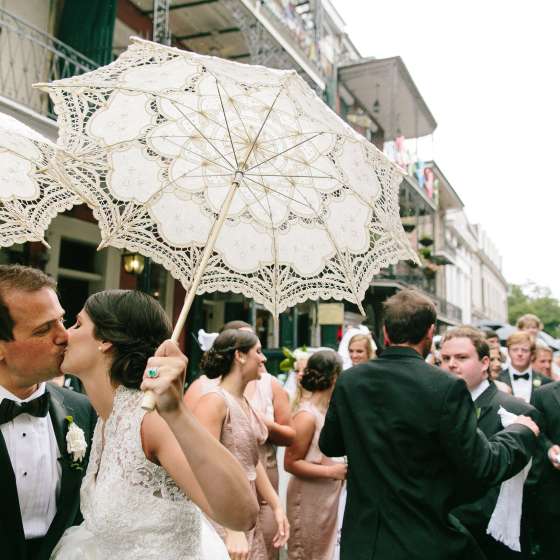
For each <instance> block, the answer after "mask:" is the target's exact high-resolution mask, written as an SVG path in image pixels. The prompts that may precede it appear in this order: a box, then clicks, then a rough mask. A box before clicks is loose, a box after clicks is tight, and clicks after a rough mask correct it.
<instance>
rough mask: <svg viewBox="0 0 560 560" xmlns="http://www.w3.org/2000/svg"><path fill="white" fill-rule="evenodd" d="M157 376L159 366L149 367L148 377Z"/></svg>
mask: <svg viewBox="0 0 560 560" xmlns="http://www.w3.org/2000/svg"><path fill="white" fill-rule="evenodd" d="M157 376H158V370H157V368H155V367H154V368H149V369H148V377H149V378H151V379H153V378H154V377H157Z"/></svg>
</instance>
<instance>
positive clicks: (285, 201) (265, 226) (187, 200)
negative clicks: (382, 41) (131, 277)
mask: <svg viewBox="0 0 560 560" xmlns="http://www.w3.org/2000/svg"><path fill="white" fill-rule="evenodd" d="M43 87H44V89H46V90H47V91H49V93H50V95H51V97H52V99H53V102H54V107H55V111H56V112H57V114H58V124H59V128H60V139H59V144H60V146H61V147H62V148H64V149H65V150H67V151H68V152H69V153H70V154H71V155H72V156H73V159H68V160H67V161H66V163H65V171H66V172H67V173H68V175H69V176H71V178H72V179H73V181H74V184H75V188H77V189H79V191H80V194H82V195H83V197H84V199H85V200H87V201H88V204H89V205H90V206H91V207H92V208H93V211H94V215H95V217H96V218H97V219H98V220H99V224H100V228H101V235H102V244H106V245H112V246H115V247H118V248H127V249H129V250H131V251H138V252H141V253H142V254H144V255H146V256H149V257H151V258H152V259H154V260H155V261H156V262H158V263H160V264H162V265H163V266H165V268H167V269H168V270H169V271H170V272H171V274H172V275H173V276H174V277H175V278H177V279H179V280H180V281H181V282H182V283H183V285H184V286H185V288H188V287H189V286H190V285H191V283H192V281H193V278H194V274H195V272H196V270H197V266H198V263H199V262H200V261H201V256H202V254H203V251H204V248H205V246H206V245H207V241H208V239H209V236H210V230H211V228H212V225H213V224H214V223H215V221H216V219H217V216H218V214H219V213H220V212H221V209H222V207H223V205H224V201H225V200H226V196H227V195H228V193H229V192H230V191H231V190H232V184H233V183H234V179H235V180H236V181H238V182H239V183H238V187H236V190H235V194H234V197H233V199H232V201H231V206H230V207H229V210H228V212H227V218H226V220H225V222H224V224H223V226H222V229H221V231H220V233H219V235H218V237H217V240H216V244H215V246H214V249H213V254H212V255H211V257H210V260H209V262H208V264H207V266H206V268H205V273H204V275H203V277H202V280H201V282H200V284H199V285H198V287H197V293H198V294H202V293H205V292H212V291H224V292H227V291H231V292H235V293H243V294H244V295H245V296H247V297H251V298H253V299H254V300H255V301H256V302H258V303H262V304H263V305H264V306H265V307H266V308H267V309H268V310H270V311H271V312H272V313H273V314H274V315H278V314H279V313H281V312H282V311H283V310H285V309H286V308H287V307H290V306H293V305H295V304H296V303H298V302H302V301H305V300H308V299H317V298H324V299H329V298H335V299H343V298H344V299H348V300H350V301H354V302H356V303H357V304H358V305H360V302H361V300H362V299H363V296H364V294H365V291H366V290H367V288H368V287H369V285H370V282H371V278H372V276H373V274H374V273H376V272H378V271H379V270H380V268H382V267H386V266H388V265H390V264H394V263H396V262H397V261H398V260H399V259H416V258H417V257H416V255H415V253H414V251H412V249H411V248H410V245H409V243H408V240H407V237H406V234H405V232H404V230H403V228H402V225H401V222H400V218H399V205H398V192H399V185H400V183H401V181H402V174H401V172H400V170H399V169H398V168H397V167H396V166H395V165H393V164H392V163H391V162H390V161H389V160H388V159H387V158H386V157H385V156H384V154H382V153H381V152H380V151H379V150H377V148H375V146H373V144H371V143H370V142H368V141H367V140H366V139H365V138H364V137H363V136H361V135H360V134H358V133H357V132H356V131H354V130H353V129H352V128H351V127H350V126H348V125H347V124H346V123H345V122H344V121H343V120H341V119H340V118H339V117H338V116H337V115H336V114H335V113H334V112H333V111H331V110H330V109H329V108H328V107H327V106H326V104H325V103H323V102H322V101H321V100H320V99H319V98H318V97H317V96H316V95H315V93H314V92H313V91H312V90H311V89H310V88H309V87H308V86H307V85H306V84H305V82H304V80H303V79H302V78H301V77H300V76H298V74H297V73H296V72H294V71H283V70H271V69H268V68H264V67H260V66H249V65H245V64H239V63H235V62H231V61H225V60H222V59H219V58H214V57H207V56H202V55H197V54H195V53H191V52H186V51H182V50H178V49H174V48H171V47H165V46H162V45H158V44H155V43H151V42H149V41H142V40H135V41H134V42H133V43H132V45H131V46H130V47H129V48H128V49H127V51H126V52H125V53H123V54H122V55H121V56H120V57H119V58H118V59H117V60H116V61H115V62H113V63H112V64H109V65H108V66H105V67H102V68H100V69H97V70H95V71H93V72H90V73H87V74H83V75H81V76H76V77H72V78H68V79H64V80H59V81H57V82H54V83H53V84H49V85H46V86H43Z"/></svg>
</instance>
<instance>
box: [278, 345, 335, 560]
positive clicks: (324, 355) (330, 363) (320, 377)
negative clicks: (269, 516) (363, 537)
mask: <svg viewBox="0 0 560 560" xmlns="http://www.w3.org/2000/svg"><path fill="white" fill-rule="evenodd" d="M341 370H342V360H341V359H340V357H339V356H338V354H337V353H336V352H334V351H332V350H320V351H319V352H315V353H314V354H313V355H312V356H311V357H310V358H309V361H308V362H307V367H306V368H305V372H304V374H303V377H302V379H301V385H302V387H303V388H304V389H305V390H307V391H309V392H310V395H309V397H308V398H306V399H305V400H303V401H302V402H301V403H300V405H299V408H298V409H297V410H296V412H295V414H294V417H293V421H294V427H295V429H296V439H295V441H294V443H293V444H292V445H291V446H290V447H288V448H287V449H286V456H285V458H284V468H285V469H286V470H287V471H288V472H290V473H291V474H292V475H293V476H292V478H291V479H290V482H289V484H288V501H287V509H288V520H289V521H290V527H291V534H290V539H289V541H288V558H289V560H331V559H332V556H333V553H334V549H335V544H336V532H337V514H338V500H339V497H340V491H341V489H342V481H343V480H345V478H346V465H345V464H344V463H343V462H336V461H333V460H331V459H329V458H327V457H325V456H323V454H322V453H321V451H320V450H319V444H318V442H319V434H320V433H321V429H322V428H323V423H324V421H325V414H326V411H327V407H328V405H329V400H330V398H331V394H332V391H333V389H334V384H335V382H336V378H337V377H338V375H339V374H340V372H341Z"/></svg>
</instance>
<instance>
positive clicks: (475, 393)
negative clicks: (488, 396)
mask: <svg viewBox="0 0 560 560" xmlns="http://www.w3.org/2000/svg"><path fill="white" fill-rule="evenodd" d="M488 387H490V382H489V381H488V379H485V380H484V381H483V382H482V383H481V384H480V385H478V387H475V388H474V389H473V390H472V391H469V392H470V394H471V399H472V400H473V402H474V401H476V399H478V397H480V395H482V393H484V391H486V389H488Z"/></svg>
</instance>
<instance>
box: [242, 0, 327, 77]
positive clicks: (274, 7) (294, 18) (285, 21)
mask: <svg viewBox="0 0 560 560" xmlns="http://www.w3.org/2000/svg"><path fill="white" fill-rule="evenodd" d="M250 2H251V3H253V2H254V5H255V11H260V13H261V14H262V15H263V16H265V17H266V19H267V21H268V22H270V24H271V25H272V26H273V27H274V29H275V30H276V31H277V32H278V33H279V34H280V35H281V36H282V38H283V39H284V40H285V41H286V42H287V44H289V45H290V46H292V47H294V48H295V49H296V50H297V51H299V53H300V55H301V57H302V58H303V59H304V60H305V61H306V62H307V63H308V64H310V65H311V66H312V67H313V69H314V70H315V71H316V72H317V73H318V74H319V75H320V76H321V78H322V79H324V78H325V76H326V75H330V73H331V72H332V65H331V64H330V63H328V62H327V61H326V59H325V57H324V56H323V54H322V52H321V45H320V43H319V42H318V41H317V36H316V32H315V24H316V22H315V14H314V13H313V12H312V11H310V10H309V11H307V12H301V11H300V10H301V9H302V7H304V4H305V2H287V3H285V5H283V6H280V5H279V3H278V2H275V1H271V0H267V1H265V2H261V0H250Z"/></svg>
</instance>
